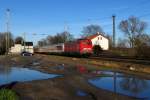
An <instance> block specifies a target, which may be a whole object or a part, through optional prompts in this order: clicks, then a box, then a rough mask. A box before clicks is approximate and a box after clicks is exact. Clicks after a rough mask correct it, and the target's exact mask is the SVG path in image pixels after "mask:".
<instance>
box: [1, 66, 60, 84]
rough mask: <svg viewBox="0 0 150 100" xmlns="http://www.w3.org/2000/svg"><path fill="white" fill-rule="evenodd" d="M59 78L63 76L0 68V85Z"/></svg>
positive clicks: (24, 69) (13, 68) (23, 69)
mask: <svg viewBox="0 0 150 100" xmlns="http://www.w3.org/2000/svg"><path fill="white" fill-rule="evenodd" d="M58 76H62V75H58V74H46V73H42V72H39V71H36V70H30V69H28V68H17V67H11V68H10V67H0V85H4V84H8V83H11V82H15V81H18V82H25V81H32V80H42V79H49V78H55V77H58Z"/></svg>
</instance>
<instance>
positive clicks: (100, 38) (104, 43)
mask: <svg viewBox="0 0 150 100" xmlns="http://www.w3.org/2000/svg"><path fill="white" fill-rule="evenodd" d="M86 39H90V40H91V41H92V45H93V46H94V45H99V46H101V48H102V49H103V50H108V49H109V39H108V38H107V37H106V36H104V35H103V34H100V33H99V32H98V33H97V34H94V35H91V36H88V37H86Z"/></svg>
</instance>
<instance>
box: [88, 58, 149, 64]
mask: <svg viewBox="0 0 150 100" xmlns="http://www.w3.org/2000/svg"><path fill="white" fill-rule="evenodd" d="M89 59H95V60H107V61H117V62H127V63H135V64H144V65H150V60H144V59H134V58H127V57H126V58H118V57H103V56H102V57H89Z"/></svg>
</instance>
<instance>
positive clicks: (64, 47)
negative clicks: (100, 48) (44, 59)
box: [35, 39, 92, 54]
mask: <svg viewBox="0 0 150 100" xmlns="http://www.w3.org/2000/svg"><path fill="white" fill-rule="evenodd" d="M35 52H38V53H69V54H71V53H78V54H91V53H92V42H91V40H89V39H78V40H76V41H71V42H66V43H60V44H55V45H49V46H44V47H39V48H38V50H37V51H35Z"/></svg>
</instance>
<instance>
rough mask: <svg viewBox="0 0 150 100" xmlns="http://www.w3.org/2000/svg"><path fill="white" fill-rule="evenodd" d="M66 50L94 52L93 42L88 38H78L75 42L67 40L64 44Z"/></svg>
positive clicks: (68, 51) (71, 51)
mask: <svg viewBox="0 0 150 100" xmlns="http://www.w3.org/2000/svg"><path fill="white" fill-rule="evenodd" d="M64 52H67V53H79V54H85V53H92V42H91V40H88V39H78V40H76V41H74V42H67V43H65V45H64Z"/></svg>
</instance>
